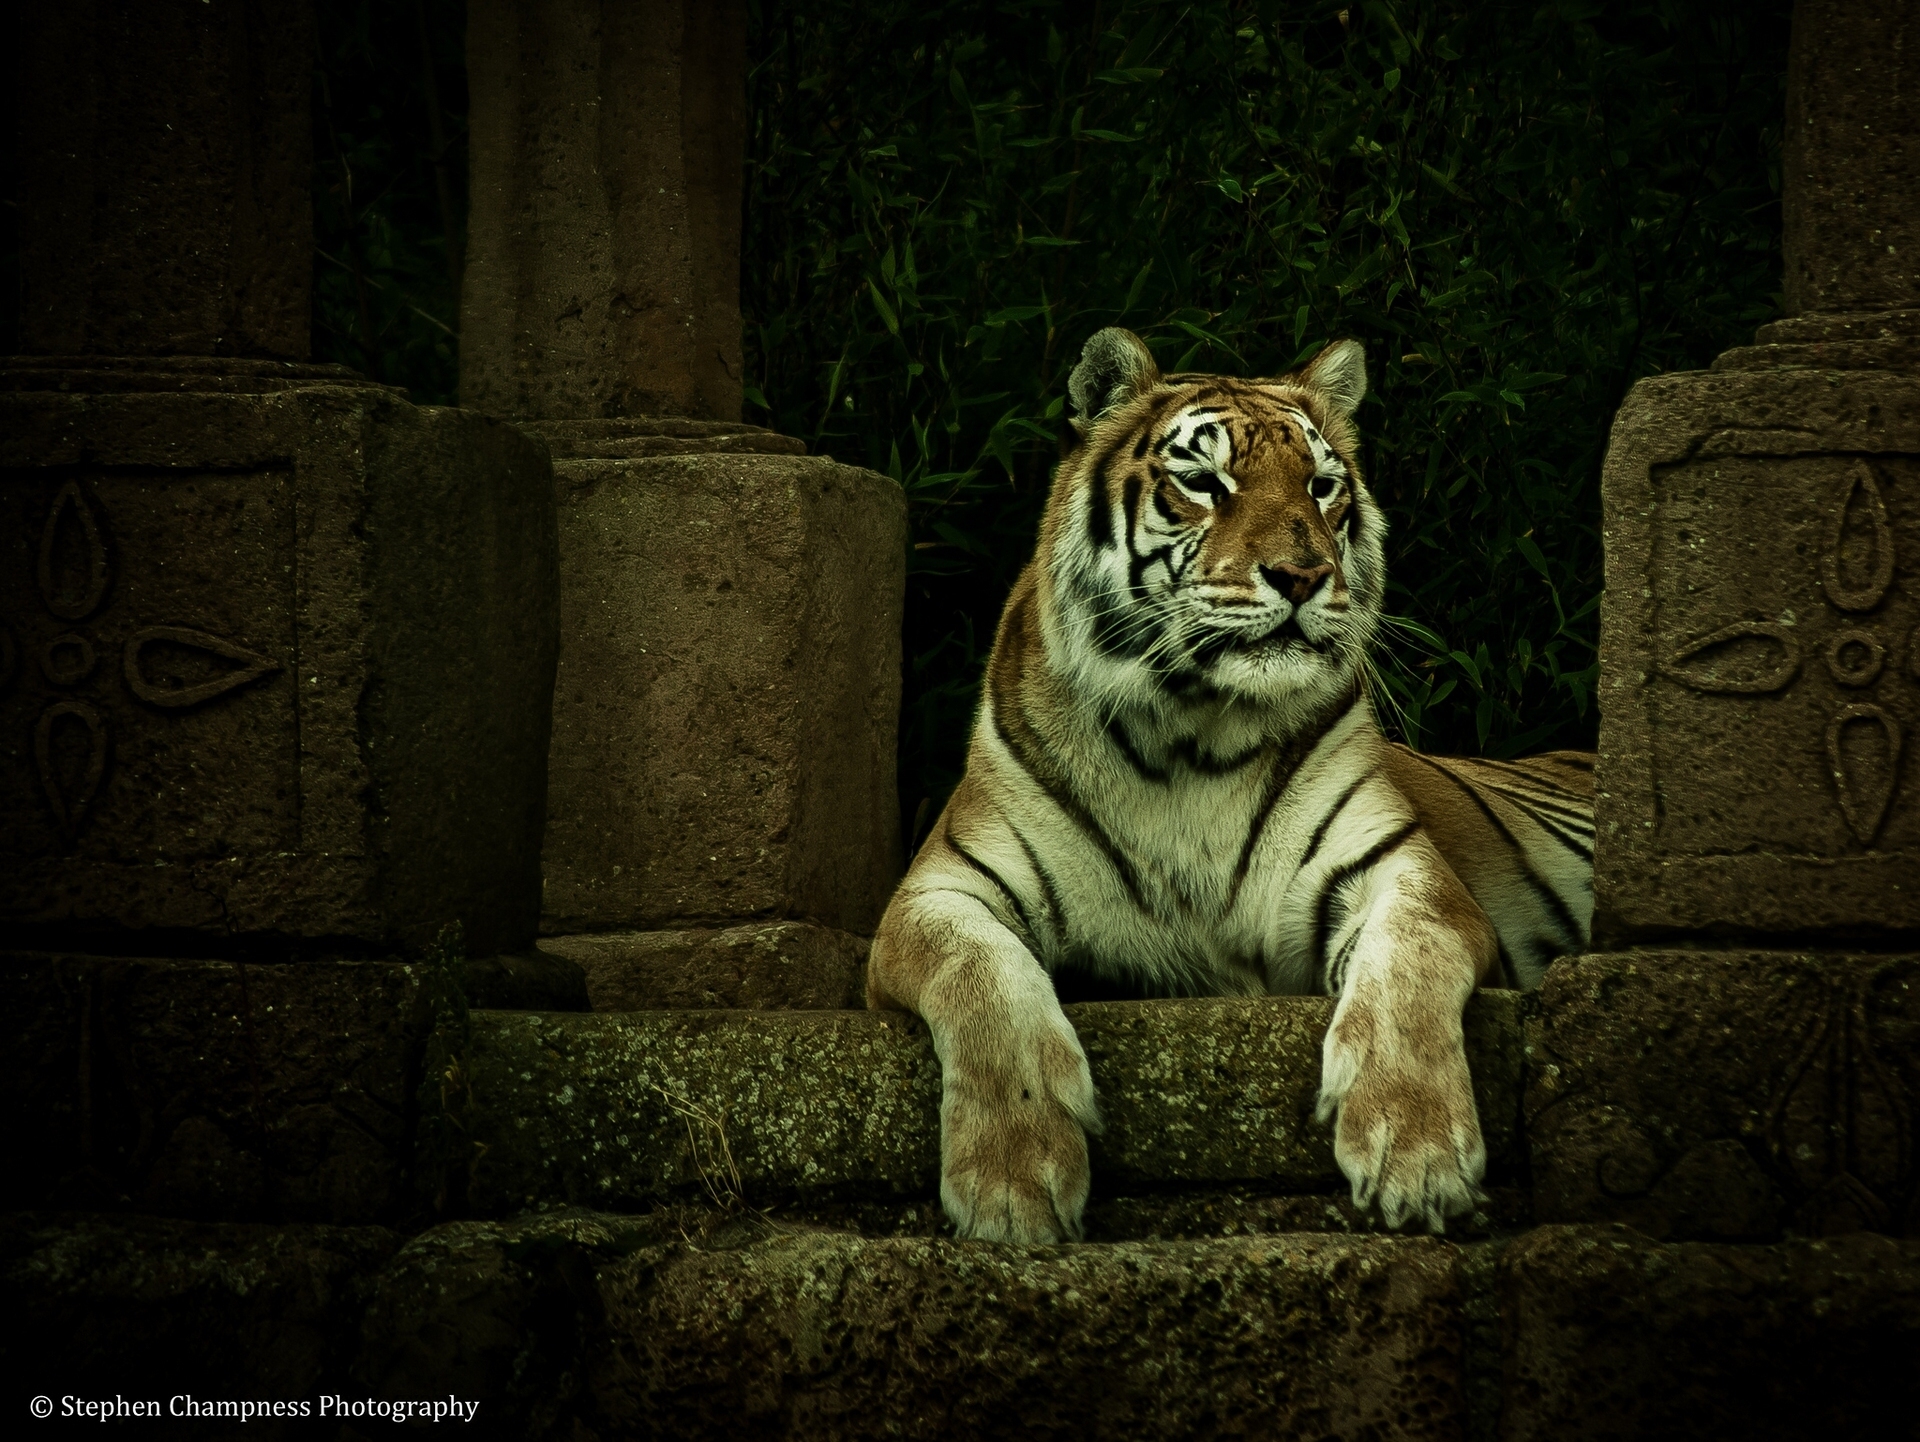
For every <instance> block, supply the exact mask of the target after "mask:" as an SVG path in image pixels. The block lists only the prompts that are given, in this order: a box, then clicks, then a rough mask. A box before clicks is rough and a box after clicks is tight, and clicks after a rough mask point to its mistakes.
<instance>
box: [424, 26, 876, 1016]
mask: <svg viewBox="0 0 1920 1442" xmlns="http://www.w3.org/2000/svg"><path fill="white" fill-rule="evenodd" d="M468 15H469V21H468V40H467V43H468V82H469V90H470V95H471V106H470V127H471V128H470V135H471V142H470V144H471V154H472V167H473V178H472V187H471V191H472V197H473V199H472V211H471V217H470V222H469V241H468V249H467V255H468V262H467V266H468V269H467V277H466V284H465V289H464V292H463V322H462V338H461V347H462V349H461V396H462V399H463V400H464V401H465V402H466V403H467V404H468V405H472V406H478V407H482V408H485V409H488V410H491V411H495V412H497V413H500V414H503V415H507V416H511V417H513V418H515V419H516V420H518V421H520V422H521V423H522V424H523V425H524V426H525V427H526V428H527V429H528V430H530V431H533V432H536V433H538V434H539V435H541V436H542V437H544V438H545V439H546V441H547V442H548V444H549V445H551V446H552V448H553V454H554V458H555V474H556V477H557V484H558V494H559V503H560V558H561V637H562V639H561V648H560V671H559V677H560V679H559V682H558V685H557V689H556V693H555V705H554V739H553V752H552V767H551V772H552V786H551V792H550V797H549V803H548V813H547V833H546V845H545V852H544V872H545V887H546V890H545V903H544V911H543V920H542V929H543V931H545V932H546V933H548V934H549V936H550V937H551V938H552V939H551V940H550V941H548V942H545V943H543V946H544V947H545V948H546V949H548V950H550V951H556V952H559V953H562V954H564V955H567V956H569V957H572V958H574V959H577V960H579V961H580V962H582V964H583V965H585V966H586V967H587V970H588V974H589V975H588V980H589V986H590V989H591V990H592V991H593V993H594V995H595V996H596V997H597V998H598V1000H599V1003H600V1004H602V1005H604V1006H609V1007H612V1006H620V1007H632V1006H642V1005H649V1004H651V1005H687V1004H695V1005H697V1004H706V1005H718V1006H734V1005H780V1004H783V1003H784V1004H789V1005H802V1004H804V1005H814V1006H818V1005H841V1004H845V1003H847V1002H849V1001H854V1000H855V999H856V993H857V990H858V982H857V976H856V974H855V973H856V967H857V959H858V957H859V956H860V955H861V954H862V952H863V948H864V944H863V943H862V942H860V941H858V940H857V937H858V936H861V935H864V934H866V933H870V932H871V930H872V928H873V925H874V923H875V922H876V921H877V920H878V918H879V914H880V911H881V909H882V908H883V907H884V905H885V902H886V898H887V895H888V892H889V890H890V888H891V886H892V883H893V880H894V877H895V876H896V874H897V870H898V863H899V858H898V854H897V853H898V847H899V836H898V822H897V820H896V816H897V812H896V797H895V783H894V753H895V745H896V734H897V711H898V706H899V688H900V608H901V600H902V592H903V588H904V556H905V539H906V538H905V505H904V500H903V497H902V496H901V493H900V488H899V487H898V486H897V485H895V484H894V483H893V482H892V481H890V480H888V479H887V478H885V477H883V476H878V475H875V474H874V473H872V472H870V471H865V470H860V469H857V468H854V467H850V466H842V465H837V464H835V463H834V462H832V461H828V460H824V459H819V458H810V457H807V456H806V455H805V447H804V446H803V445H802V444H801V443H800V442H798V441H795V440H791V439H789V438H787V437H784V436H779V435H776V434H774V433H772V432H770V431H766V430H762V429H759V428H757V427H753V426H746V425H742V424H741V423H740V394H741V390H740V388H741V322H740V305H739V284H740V278H739V268H740V267H739V256H740V207H741V198H742V197H741V187H742V174H743V152H744V145H745V36H746V19H745V6H744V4H742V3H740V0H724V3H708V0H685V3H680V0H673V3H666V4H656V5H625V4H617V3H613V0H554V3H550V0H471V3H470V5H469V10H468ZM743 927H744V928H745V929H742V928H743ZM849 933H851V934H853V935H851V936H850V935H848V934H849Z"/></svg>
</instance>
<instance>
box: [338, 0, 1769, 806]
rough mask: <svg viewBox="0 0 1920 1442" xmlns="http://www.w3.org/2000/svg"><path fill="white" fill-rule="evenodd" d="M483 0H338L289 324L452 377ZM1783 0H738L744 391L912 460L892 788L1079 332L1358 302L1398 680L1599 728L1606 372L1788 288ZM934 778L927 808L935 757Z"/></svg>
mask: <svg viewBox="0 0 1920 1442" xmlns="http://www.w3.org/2000/svg"><path fill="white" fill-rule="evenodd" d="M464 8H465V7H464V5H463V4H461V3H460V0H403V3H399V4H393V3H379V4H376V3H371V0H368V3H360V4H339V3H331V4H328V3H323V5H322V20H321V33H322V56H321V67H320V75H319V77H318V83H317V85H316V90H315V119H316V148H315V163H316V170H317V173H316V177H315V180H316V189H315V203H316V247H315V248H316V257H315V267H316V279H317V286H316V291H315V315H314V320H315V325H314V337H315V349H316V352H317V355H318V358H320V359H327V360H339V361H344V362H346V363H347V364H350V365H354V366H357V367H359V368H360V369H362V370H364V371H366V372H368V373H369V374H371V375H372V376H374V377H376V378H377V379H380V380H383V381H388V382H393V383H398V384H402V385H405V386H408V387H410V388H411V389H412V391H413V393H414V397H415V399H417V400H421V401H438V402H450V401H452V400H453V399H454V397H455V391H456V384H455V378H456V364H457V350H458V338H457V334H456V332H457V327H458V306H457V303H456V300H457V287H458V279H457V278H458V274H459V252H460V236H461V230H462V226H463V224H464V215H465V179H466V153H465V148H464V130H465V127H464V114H465V104H466V98H465V82H464V75H463V64H462V53H463V50H462V47H463V37H462V33H461V32H462V25H463V16H464ZM1789 11H1790V6H1789V4H1788V3H1787V0H1669V3H1652V0H1625V3H1611V4H1605V5H1603V4H1598V3H1546V4H1541V3H1512V0H1491V3H1489V0H1473V3H1466V0H1457V3H1418V0H1407V3H1392V0H1384V3H1374V4H1350V5H1340V4H1334V3H1321V4H1304V3H1257V0H1191V3H1185V0H1102V3H1085V0H951V3H942V0H814V3H804V4H802V3H790V0H761V3H758V4H755V5H753V6H752V20H751V25H752V29H751V36H750V42H749V44H750V57H751V59H750V65H751V70H750V76H749V81H748V83H749V106H750V132H749V133H750V142H749V144H750V154H749V157H748V193H747V195H746V198H745V227H746V245H745V252H744V253H745V266H744V274H743V308H744V311H745V315H746V324H747V336H746V340H747V357H748V380H749V386H748V391H747V394H748V398H749V402H748V407H747V419H748V420H750V421H755V422H758V423H761V424H765V425H769V426H773V427H775V428H777V429H779V430H781V431H784V432H786V433H788V434H790V435H795V436H799V437H802V438H803V439H805V440H806V441H807V443H808V445H809V446H810V447H811V448H812V449H813V450H815V451H816V452H819V453H822V454H826V455H831V456H834V457H836V458H838V459H841V460H844V461H849V462H854V463H857V464H861V465H867V466H871V467H873V468H874V469H876V470H881V471H885V472H887V473H888V474H890V475H892V476H894V477H896V478H897V479H898V480H899V481H900V482H901V484H902V485H903V486H905V488H906V490H907V494H908V496H909V498H910V501H911V505H912V524H913V544H914V551H913V556H912V562H911V573H910V578H909V586H908V601H907V636H906V640H907V675H906V708H905V713H904V715H903V718H902V722H903V724H902V734H901V802H902V807H903V809H904V811H905V814H906V819H907V821H908V822H909V824H911V823H912V822H913V820H914V819H915V817H916V815H919V814H929V813H930V812H931V810H932V809H933V808H934V807H937V805H938V803H939V801H940V799H941V798H942V797H943V796H944V794H945V792H946V790H947V789H948V788H950V787H951V785H952V784H953V782H954V780H955V779H956V778H957V776H958V774H959V769H960V766H961V761H962V754H963V747H964V740H965V733H966V727H967V724H968V720H969V717H970V714H971V711H972V707H973V702H974V696H975V692H976V689H977V686H978V679H979V673H980V668H981V665H982V663H983V662H984V660H985V656H986V651H987V648H988V646H989V645H990V642H991V637H992V632H993V625H994V622H995V619H996V618H997V616H998V613H999V608H1000V604H1001V601H1002V598H1003V597H1004V596H1005V594H1006V591H1007V588H1008V586H1009V585H1010V584H1011V582H1012V579H1013V577H1014V575H1015V574H1016V573H1017V571H1018V569H1019V567H1020V566H1021V565H1022V564H1023V563H1024V562H1025V560H1026V558H1027V555H1028V553H1029V551H1030V549H1031V545H1032V536H1033V529H1034V525H1035V522H1036V518H1037V516H1038V512H1039V508H1040V504H1041V500H1042V498H1043V496H1044V493H1045V488H1046V485H1047V479H1048V474H1049V470H1050V468H1051V465H1052V463H1053V461H1054V459H1055V457H1056V456H1057V454H1058V437H1059V433H1060V429H1061V423H1062V414H1061V413H1062V405H1063V396H1064V392H1065V381H1066V373H1067V371H1068V370H1069V369H1070V368H1071V365H1072V362H1073V360H1074V358H1075V357H1076V356H1077V354H1078V351H1079V347H1080V345H1081V344H1082V343H1083V342H1084V341H1085V339H1086V337H1087V336H1088V335H1089V334H1091V333H1092V332H1093V331H1094V330H1095V329H1097V328H1098V327H1100V326H1102V325H1108V324H1112V323H1115V322H1120V323H1123V324H1126V325H1129V326H1131V327H1132V328H1133V329H1135V330H1136V331H1138V332H1139V333H1140V334H1141V335H1142V336H1144V337H1145V338H1146V339H1147V341H1148V343H1149V344H1150V345H1151V346H1152V347H1153V349H1154V351H1155V353H1156V354H1157V355H1158V357H1159V358H1160V362H1161V365H1162V367H1163V368H1167V369H1172V368H1175V367H1181V368H1219V369H1222V370H1230V371H1234V372H1238V373H1273V372H1276V371H1279V370H1283V369H1285V368H1286V367H1289V366H1291V365H1293V364H1295V363H1296V362H1297V361H1299V360H1300V359H1302V358H1303V357H1305V356H1306V355H1308V354H1310V353H1311V352H1312V351H1314V350H1315V349H1317V348H1318V347H1319V345H1320V344H1321V343H1322V342H1323V341H1325V340H1326V339H1328V338H1329V337H1333V336H1341V335H1352V336H1357V337H1359V338H1360V339H1361V340H1362V341H1364V342H1365V343H1366V346H1367V354H1368V360H1369V369H1370V372H1371V376H1372V381H1373V387H1374V389H1373V393H1372V395H1371V396H1370V397H1369V398H1368V400H1367V402H1366V404H1365V405H1364V406H1363V407H1362V409H1361V412H1360V421H1361V425H1362V428H1363V431H1364V433H1365V437H1366V466H1367V470H1368V474H1369V477H1370V479H1371V482H1372V484H1373V486H1374V488H1375V490H1376V492H1377V494H1378V495H1379V496H1380V499H1381V501H1382V502H1383V504H1385V506H1386V507H1387V510H1388V513H1389V516H1390V519H1391V522H1392V527H1393V530H1392V538H1391V541H1390V559H1391V566H1392V574H1393V577H1394V581H1395V584H1394V587H1393V590H1392V593H1391V597H1390V609H1391V610H1392V611H1393V612H1395V613H1396V615H1397V616H1398V617H1399V618H1400V620H1399V622H1398V624H1397V625H1396V626H1395V627H1394V628H1393V631H1392V633H1391V634H1390V636H1389V639H1388V642H1387V644H1386V645H1385V646H1383V647H1382V649H1381V651H1380V654H1379V657H1378V659H1377V669H1378V673H1379V675H1378V683H1379V684H1378V687H1377V690H1378V693H1379V695H1380V697H1381V700H1382V703H1383V704H1382V707H1381V710H1382V714H1383V718H1384V719H1385V720H1386V721H1387V722H1388V724H1389V726H1390V727H1391V728H1393V729H1394V730H1395V731H1396V733H1397V734H1399V735H1402V736H1404V737H1405V738H1406V739H1408V740H1410V741H1412V742H1414V743H1415V744H1417V745H1420V746H1422V747H1424V748H1426V749H1430V750H1446V751H1469V752H1472V751H1479V752H1486V753H1490V754H1494V755H1508V754H1512V753H1514V752H1517V751H1522V750H1528V749H1536V748H1541V747H1546V746H1555V745H1591V744H1592V742H1593V737H1594V730H1595V716H1594V708H1593V691H1594V679H1595V674H1596V664H1595V661H1596V658H1595V652H1594V636H1595V620H1596V616H1595V608H1596V606H1597V604H1598V597H1599V589H1600V543H1599V534H1598V519H1599V497H1598V481H1599V469H1600V462H1601V458H1602V455H1603V454H1604V451H1605V444H1606V436H1607V428H1608V426H1609V424H1610V423H1611V420H1612V416H1613V412H1614V410H1615V408H1616V406H1617V405H1618V404H1619V402H1620V399H1621V397H1622V396H1623V395H1624V394H1625V392H1626V390H1627V388H1628V387H1629V386H1630V385H1631V384H1632V383H1633V382H1634V381H1635V380H1636V379H1637V378H1639V377H1641V376H1643V375H1647V374H1650V373H1653V372H1656V371H1663V370H1675V369H1687V368H1693V367H1699V366H1702V365H1704V364H1706V362H1707V361H1708V360H1709V359H1710V358H1711V357H1712V356H1713V355H1714V354H1715V353H1716V352H1717V351H1719V350H1721V349H1722V348H1724V347H1726V346H1728V345H1731V344H1736V343H1741V342H1744V341H1745V340H1747V339H1748V338H1749V337H1750V335H1751V332H1752V330H1753V328H1754V327H1755V326H1756V325H1757V324H1759V323H1760V322H1762V321H1764V320H1767V319H1768V318H1770V317H1771V316H1773V315H1774V314H1776V312H1777V306H1778V295H1777V291H1778V287H1779V273H1780V272H1779V265H1780V261H1779V229H1780V217H1779V193H1780V175H1779V138H1780V116H1781V108H1782V103H1783V87H1784V78H1785V65H1786V42H1787V28H1788V16H1789ZM928 799H930V801H931V805H930V806H929V807H928V808H927V812H926V813H923V812H922V810H921V803H922V801H923V800H928Z"/></svg>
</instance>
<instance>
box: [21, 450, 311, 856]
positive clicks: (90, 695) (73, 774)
mask: <svg viewBox="0 0 1920 1442" xmlns="http://www.w3.org/2000/svg"><path fill="white" fill-rule="evenodd" d="M0 515H4V521H5V529H4V531H0V535H5V536H6V544H7V548H8V549H9V550H12V551H13V552H14V553H15V554H14V557H13V560H14V561H16V562H19V563H21V564H15V565H9V566H8V567H7V570H8V571H10V572H11V573H12V574H11V576H10V577H9V578H8V580H6V581H0V627H4V630H3V631H0V634H3V635H4V637H5V640H4V644H0V724H4V725H5V727H6V729H7V731H8V732H10V733H11V738H12V739H11V744H9V745H7V746H6V748H5V755H7V756H8V757H10V758H11V760H10V762H9V764H8V765H7V767H6V774H5V777H4V780H0V790H3V791H4V793H5V794H4V802H5V809H6V812H7V815H8V817H9V826H8V828H7V829H8V831H9V837H8V839H7V841H5V842H0V849H4V850H5V851H6V852H8V853H9V854H12V855H15V856H33V855H46V854H59V853H62V852H73V851H76V850H78V851H80V852H82V853H85V854H92V855H97V856H101V857H111V858H113V859H133V858H135V857H139V858H141V859H150V860H155V861H164V860H167V859H172V858H184V857H190V856H193V855H195V854H207V853H208V851H209V849H210V848H211V849H212V850H213V851H215V852H219V851H225V850H227V849H229V848H232V847H236V846H238V845H239V844H241V842H242V840H243V839H245V840H251V841H254V842H255V843H256V844H258V843H261V842H266V843H269V844H272V843H278V844H279V845H282V846H285V845H290V844H292V843H293V842H294V841H295V840H296V833H295V831H294V829H293V824H294V823H297V789H298V788H297V783H296V780H295V777H294V774H293V771H292V767H293V762H294V750H293V742H294V737H295V736H296V735H297V716H296V714H295V704H294V703H295V690H294V688H293V687H292V686H291V685H288V684H286V682H285V681H284V680H283V681H282V683H281V685H280V686H279V687H278V688H277V689H276V688H274V687H273V686H272V685H271V682H272V679H273V678H275V677H277V676H279V675H280V674H281V673H282V672H284V671H285V670H286V669H287V667H288V665H289V663H290V662H291V661H292V660H293V653H294V645H293V604H292V603H293V589H294V581H295V578H294V574H293V564H294V558H293V528H292V521H293V516H292V502H291V495H290V490H289V486H288V478H287V477H286V476H285V475H283V474H278V473H271V472H269V473H264V474H256V475H244V476H235V475H174V474H167V473H152V472H146V473H138V474H130V473H124V472H103V473H98V474H94V475H71V474H69V475H66V476H64V477H51V478H50V477H48V476H46V475H44V474H42V475H31V474H22V473H17V472H16V473H14V474H13V475H11V476H8V477H6V478H5V481H4V487H3V488H0ZM262 683H267V688H268V689H267V692H266V693H262V691H261V686H262ZM235 706H239V707H243V708H253V710H254V711H255V712H258V713H259V714H247V715H237V716H233V717H224V716H221V715H219V714H218V713H220V712H221V711H222V710H223V709H227V708H232V707H235ZM263 708H264V709H263ZM276 793H277V795H276ZM263 797H266V798H273V799H270V800H268V801H267V804H266V805H265V806H264V807H263V806H262V804H261V802H262V800H263ZM263 810H264V811H266V812H269V813H272V812H279V813H280V824H277V825H275V824H271V823H269V825H268V826H267V827H266V828H265V830H264V832H263V830H262V828H261V827H260V826H259V825H258V821H259V820H261V819H265V818H263V817H261V816H260V814H259V813H261V812H262V811H263Z"/></svg>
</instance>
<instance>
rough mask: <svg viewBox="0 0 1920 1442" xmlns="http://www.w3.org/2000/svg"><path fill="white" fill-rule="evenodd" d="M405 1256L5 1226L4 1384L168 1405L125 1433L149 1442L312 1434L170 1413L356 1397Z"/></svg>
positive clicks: (366, 1234)
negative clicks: (376, 1284)
mask: <svg viewBox="0 0 1920 1442" xmlns="http://www.w3.org/2000/svg"><path fill="white" fill-rule="evenodd" d="M397 1243H398V1238H396V1237H395V1236H394V1235H393V1234H392V1233H391V1232H389V1231H387V1230H385V1229H384V1228H381V1227H324V1226H282V1227H272V1226H253V1225H244V1224H225V1225H217V1224H208V1223H198V1222H180V1221H162V1220H158V1219H155V1218H152V1217H99V1216H87V1215H75V1214H64V1215H63V1214H57V1213H42V1214H37V1215H36V1214H24V1215H23V1214H14V1215H11V1216H6V1217H4V1218H0V1295H4V1296H5V1298H6V1307H7V1326H6V1327H5V1328H0V1373H3V1374H4V1375H6V1376H7V1377H10V1378H12V1379H14V1386H15V1388H16V1389H17V1390H20V1391H22V1392H23V1393H24V1394H25V1395H32V1394H35V1393H38V1394H42V1395H46V1396H50V1397H53V1398H55V1399H59V1398H62V1397H64V1396H67V1395H72V1396H76V1397H81V1398H88V1399H93V1400H107V1401H111V1400H113V1399H114V1397H116V1396H119V1397H122V1398H124V1399H126V1400H127V1401H129V1402H132V1401H136V1400H140V1401H157V1402H158V1403H159V1413H160V1420H159V1421H158V1422H153V1421H147V1420H144V1419H142V1420H137V1421H132V1422H130V1423H128V1424H123V1425H130V1426H132V1427H135V1428H137V1429H139V1430H140V1431H141V1432H142V1433H145V1434H148V1435H153V1434H156V1433H157V1434H158V1435H161V1436H188V1437H269V1438H271V1437H287V1436H311V1435H313V1432H314V1423H313V1422H312V1421H307V1422H305V1423H302V1422H300V1421H299V1420H298V1419H288V1418H281V1419H273V1418H256V1419H254V1420H252V1421H248V1422H244V1423H243V1422H241V1421H239V1419H237V1418H236V1419H231V1420H228V1421H225V1422H220V1421H211V1422H210V1421H206V1420H200V1421H188V1420H174V1419H171V1418H169V1417H168V1412H167V1409H168V1406H169V1404H170V1403H171V1402H172V1401H173V1399H174V1398H176V1397H182V1396H192V1397H196V1398H199V1399H205V1400H224V1399H237V1398H248V1399H253V1400H264V1401H281V1402H298V1401H305V1402H306V1403H307V1404H308V1405H309V1406H310V1407H311V1406H315V1405H316V1404H315V1399H316V1396H317V1394H320V1393H322V1392H329V1391H332V1390H333V1389H335V1388H340V1387H344V1386H345V1385H346V1383H347V1367H348V1364H349V1363H350V1362H351V1361H352V1359H353V1356H354V1352H355V1348H356V1345H357V1343H358V1341H359V1332H360V1322H361V1316H362V1314H363V1313H364V1311H365V1309H366V1306H367V1303H368V1300H369V1298H370V1297H371V1295H372V1293H373V1279H374V1276H375V1274H376V1273H378V1271H379V1270H380V1268H381V1267H382V1266H383V1265H384V1264H385V1263H386V1261H387V1260H388V1258H389V1257H390V1256H391V1255H392V1253H393V1250H394V1248H395V1246H396V1245H397ZM21 1405H22V1407H23V1408H24V1396H23V1398H22V1404H21ZM58 1415H59V1414H58V1413H56V1417H57V1416H58ZM34 1425H45V1424H34ZM91 1425H94V1426H97V1425H98V1421H97V1420H96V1421H95V1422H93V1423H92V1424H91Z"/></svg>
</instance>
